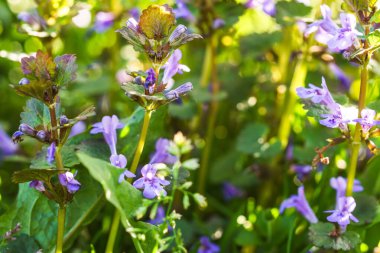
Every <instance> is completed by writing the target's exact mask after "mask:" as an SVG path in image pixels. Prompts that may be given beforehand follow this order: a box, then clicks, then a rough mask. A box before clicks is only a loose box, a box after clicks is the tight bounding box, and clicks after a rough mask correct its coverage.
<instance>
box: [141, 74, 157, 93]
mask: <svg viewBox="0 0 380 253" xmlns="http://www.w3.org/2000/svg"><path fill="white" fill-rule="evenodd" d="M146 74H147V77H146V79H145V83H144V87H145V90H147V91H148V93H149V94H153V92H154V86H155V84H156V73H155V72H154V70H153V69H152V68H150V69H148V70H147V71H146Z"/></svg>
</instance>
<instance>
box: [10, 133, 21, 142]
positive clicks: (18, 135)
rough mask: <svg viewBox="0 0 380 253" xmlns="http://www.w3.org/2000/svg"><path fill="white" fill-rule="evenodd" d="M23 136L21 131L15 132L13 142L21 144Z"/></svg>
mask: <svg viewBox="0 0 380 253" xmlns="http://www.w3.org/2000/svg"><path fill="white" fill-rule="evenodd" d="M23 135H24V133H23V132H21V131H16V132H14V134H13V135H12V141H13V143H18V142H21V141H22V136H23Z"/></svg>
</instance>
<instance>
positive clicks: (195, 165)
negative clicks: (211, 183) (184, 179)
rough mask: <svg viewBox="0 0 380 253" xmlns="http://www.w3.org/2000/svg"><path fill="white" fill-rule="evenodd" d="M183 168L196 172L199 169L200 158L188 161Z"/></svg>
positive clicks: (183, 164)
mask: <svg viewBox="0 0 380 253" xmlns="http://www.w3.org/2000/svg"><path fill="white" fill-rule="evenodd" d="M182 166H183V167H184V168H185V169H188V170H196V169H198V168H199V160H198V158H192V159H189V160H186V161H184V162H183V163H182Z"/></svg>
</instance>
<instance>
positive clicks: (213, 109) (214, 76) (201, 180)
mask: <svg viewBox="0 0 380 253" xmlns="http://www.w3.org/2000/svg"><path fill="white" fill-rule="evenodd" d="M216 43H217V37H216V36H212V37H211V38H210V40H209V45H208V47H207V50H210V55H209V56H207V57H210V68H209V69H210V71H211V85H212V86H211V88H212V95H213V100H212V101H211V104H210V114H209V117H208V122H207V132H206V145H205V147H204V149H203V153H202V160H201V165H200V169H199V174H198V192H199V193H201V194H204V192H205V184H206V178H207V170H208V166H209V158H210V152H211V147H212V141H213V137H214V128H215V123H216V118H217V114H218V108H219V103H218V101H216V100H215V99H214V98H215V95H216V94H218V92H219V89H220V84H219V80H218V73H217V65H216V47H217V45H216ZM205 66H207V65H205Z"/></svg>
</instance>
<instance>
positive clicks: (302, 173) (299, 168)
mask: <svg viewBox="0 0 380 253" xmlns="http://www.w3.org/2000/svg"><path fill="white" fill-rule="evenodd" d="M291 169H292V171H294V172H295V173H296V174H297V177H298V179H299V180H303V179H304V178H305V177H307V176H308V175H309V174H310V172H311V171H312V170H313V168H312V167H311V165H301V164H294V165H292V167H291Z"/></svg>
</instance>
